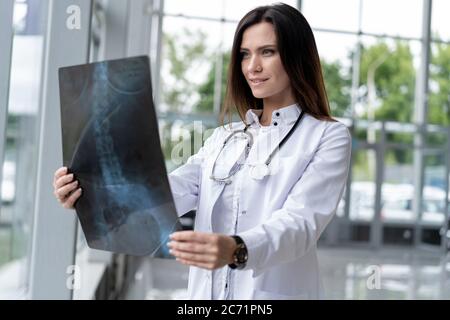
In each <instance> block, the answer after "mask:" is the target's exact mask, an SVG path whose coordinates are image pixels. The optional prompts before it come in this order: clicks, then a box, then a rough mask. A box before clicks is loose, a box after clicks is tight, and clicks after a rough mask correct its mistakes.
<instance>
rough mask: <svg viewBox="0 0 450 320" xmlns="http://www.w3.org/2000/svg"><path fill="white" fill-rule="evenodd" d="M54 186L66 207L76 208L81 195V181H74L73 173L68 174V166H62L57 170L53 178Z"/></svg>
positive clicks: (57, 196)
mask: <svg viewBox="0 0 450 320" xmlns="http://www.w3.org/2000/svg"><path fill="white" fill-rule="evenodd" d="M53 188H54V192H53V193H54V194H55V197H56V199H58V201H59V202H60V203H61V205H62V206H63V207H64V208H66V209H74V204H75V202H76V201H77V200H78V198H79V197H80V196H81V192H82V191H81V188H79V182H78V181H76V180H75V181H74V175H73V173H71V174H68V171H67V168H66V167H62V168H59V169H58V170H56V172H55V176H54V178H53Z"/></svg>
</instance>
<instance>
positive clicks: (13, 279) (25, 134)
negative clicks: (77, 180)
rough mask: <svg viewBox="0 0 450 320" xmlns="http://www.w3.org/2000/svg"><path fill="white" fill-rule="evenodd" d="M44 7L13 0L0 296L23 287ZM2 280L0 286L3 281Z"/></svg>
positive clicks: (32, 0)
mask: <svg viewBox="0 0 450 320" xmlns="http://www.w3.org/2000/svg"><path fill="white" fill-rule="evenodd" d="M45 7H46V6H45V5H43V4H42V2H41V1H38V0H28V1H24V0H16V2H15V7H14V38H13V48H12V61H11V77H10V90H9V103H8V112H7V123H6V136H5V137H3V136H2V139H5V140H6V143H5V152H4V153H5V156H4V159H2V160H3V176H2V180H3V181H2V197H1V200H2V201H1V211H0V277H2V278H4V279H2V281H0V295H1V294H7V291H6V290H10V289H11V290H17V289H18V288H20V289H24V288H25V287H26V283H27V274H28V272H27V271H28V263H29V258H30V246H31V233H32V229H33V228H32V225H33V212H34V197H35V184H36V167H37V163H36V162H37V161H36V159H37V145H38V136H39V135H38V115H39V112H40V105H39V101H40V92H41V91H40V89H41V87H40V86H41V82H42V81H41V77H42V70H41V69H42V61H43V48H44V22H45ZM3 280H4V281H3Z"/></svg>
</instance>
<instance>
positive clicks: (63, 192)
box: [55, 181, 78, 199]
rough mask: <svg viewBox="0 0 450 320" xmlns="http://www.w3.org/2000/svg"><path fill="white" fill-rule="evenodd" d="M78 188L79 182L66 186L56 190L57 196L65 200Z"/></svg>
mask: <svg viewBox="0 0 450 320" xmlns="http://www.w3.org/2000/svg"><path fill="white" fill-rule="evenodd" d="M77 187H78V181H74V182H72V183H70V184H67V185H65V186H64V187H61V188H59V189H56V191H55V194H56V196H57V197H58V198H60V199H64V198H66V197H67V196H69V194H70V192H72V191H73V190H75V189H76V188H77Z"/></svg>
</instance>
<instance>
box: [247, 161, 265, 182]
mask: <svg viewBox="0 0 450 320" xmlns="http://www.w3.org/2000/svg"><path fill="white" fill-rule="evenodd" d="M269 173H270V171H269V167H268V166H267V165H266V164H265V163H260V164H257V165H255V166H254V167H252V168H251V170H250V176H251V177H252V178H253V179H255V180H262V179H264V178H265V177H267V176H268V175H269Z"/></svg>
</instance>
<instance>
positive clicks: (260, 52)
mask: <svg viewBox="0 0 450 320" xmlns="http://www.w3.org/2000/svg"><path fill="white" fill-rule="evenodd" d="M240 52H241V57H242V62H241V66H242V73H243V74H244V76H245V79H246V80H247V83H248V85H249V86H250V88H251V90H252V93H253V95H254V96H255V98H260V99H264V105H265V106H266V103H268V102H273V103H276V104H286V105H287V104H290V103H291V101H292V100H293V95H292V90H291V83H290V80H289V77H288V75H287V73H286V71H285V70H284V67H283V64H282V62H281V58H280V54H279V52H278V48H277V38H276V35H275V31H274V28H273V25H272V24H271V23H268V22H261V23H258V24H255V25H252V26H251V27H249V28H248V29H246V30H245V31H244V34H243V37H242V43H241V51H240Z"/></svg>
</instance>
